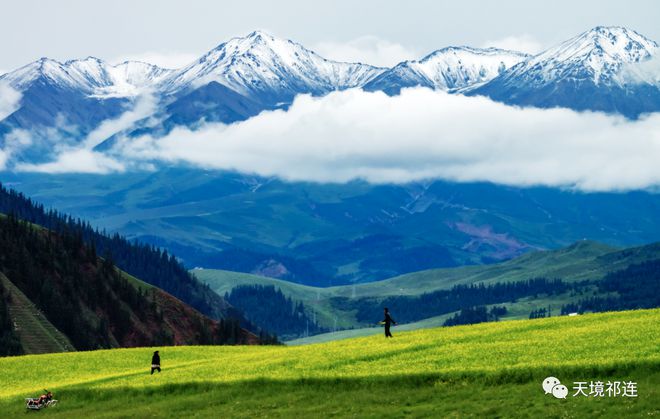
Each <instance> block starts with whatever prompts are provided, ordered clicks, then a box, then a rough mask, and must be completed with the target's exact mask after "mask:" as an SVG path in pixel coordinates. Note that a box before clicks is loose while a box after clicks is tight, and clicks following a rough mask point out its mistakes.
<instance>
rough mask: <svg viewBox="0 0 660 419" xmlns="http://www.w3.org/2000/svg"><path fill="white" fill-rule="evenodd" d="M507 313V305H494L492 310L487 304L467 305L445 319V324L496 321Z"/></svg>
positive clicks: (454, 324)
mask: <svg viewBox="0 0 660 419" xmlns="http://www.w3.org/2000/svg"><path fill="white" fill-rule="evenodd" d="M506 313H507V309H506V307H505V306H493V307H491V308H490V310H488V308H487V307H486V306H476V307H467V308H463V309H461V310H460V311H459V312H458V313H456V314H454V315H453V316H451V317H450V318H448V319H447V320H445V322H444V323H443V326H458V325H460V324H477V323H485V322H496V321H499V320H500V316H504V315H505V314H506Z"/></svg>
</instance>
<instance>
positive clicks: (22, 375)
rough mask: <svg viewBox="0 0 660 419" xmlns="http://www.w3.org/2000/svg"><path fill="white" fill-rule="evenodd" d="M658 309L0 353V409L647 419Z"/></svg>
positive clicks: (653, 409)
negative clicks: (558, 394) (359, 333)
mask: <svg viewBox="0 0 660 419" xmlns="http://www.w3.org/2000/svg"><path fill="white" fill-rule="evenodd" d="M659 322H660V310H657V309H656V310H644V311H631V312H617V313H603V314H591V315H584V316H578V317H561V318H549V319H539V320H525V321H511V322H501V323H487V324H480V325H474V326H459V327H452V328H439V329H428V330H423V331H414V332H407V333H399V334H397V336H396V337H395V338H394V339H391V340H385V339H384V338H381V337H380V336H378V337H376V336H374V337H366V338H357V339H349V340H343V341H335V342H330V343H326V344H319V345H311V346H296V347H172V348H161V358H162V365H163V372H162V373H161V374H157V373H156V374H155V375H153V376H150V375H149V360H150V355H151V352H152V349H151V348H139V349H119V350H103V351H93V352H78V353H69V354H51V355H38V356H21V357H9V358H2V359H0V369H1V370H2V371H3V374H2V375H0V411H2V412H4V413H5V416H6V417H23V416H22V415H23V414H24V413H23V411H24V406H23V402H22V400H23V398H24V397H28V396H31V395H36V394H37V393H38V392H39V391H41V390H42V389H43V388H48V389H49V390H51V391H53V392H54V393H55V395H56V396H57V398H58V399H59V400H60V404H59V405H58V406H56V407H54V408H52V409H49V410H48V411H46V412H42V413H44V414H45V415H46V416H48V417H66V418H75V417H82V416H85V417H92V416H93V417H108V418H109V417H189V416H196V417H212V416H214V417H216V416H226V417H256V416H269V417H291V416H293V415H297V416H300V417H328V416H334V417H345V416H357V417H392V416H393V417H484V416H486V417H535V416H536V417H540V416H543V417H548V418H554V417H592V416H599V417H650V416H655V415H658V414H660V405H659V404H658V400H660V352H659V351H658V348H659V347H660V334H658V333H657V332H658V326H657V325H658V324H659ZM550 375H552V376H555V377H557V378H559V379H560V380H561V381H562V382H563V383H565V384H567V386H568V387H569V390H570V389H571V387H572V383H573V382H574V381H585V380H586V381H590V380H594V381H595V380H599V381H607V380H612V381H614V380H616V381H623V380H625V381H629V380H632V381H635V382H637V387H638V393H639V396H638V397H637V398H622V397H618V398H608V397H603V398H599V399H595V398H586V397H572V393H573V392H572V391H571V392H570V393H569V396H568V398H567V399H565V400H558V399H555V398H553V397H551V396H549V395H544V394H543V391H542V389H541V382H542V380H543V379H544V378H545V377H547V376H550Z"/></svg>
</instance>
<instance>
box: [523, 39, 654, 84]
mask: <svg viewBox="0 0 660 419" xmlns="http://www.w3.org/2000/svg"><path fill="white" fill-rule="evenodd" d="M657 49H658V44H657V43H656V42H654V41H652V40H650V39H648V38H646V37H644V36H643V35H640V34H639V33H637V32H635V31H634V30H631V29H627V28H623V27H619V26H597V27H595V28H593V29H591V30H589V31H586V32H584V33H582V34H580V35H578V36H576V37H574V38H571V39H569V40H567V41H565V42H563V43H561V44H559V45H557V46H556V47H553V48H550V49H548V50H546V51H543V52H541V53H540V54H538V55H536V56H535V57H533V58H531V59H530V60H529V61H527V62H526V63H525V64H524V65H521V66H519V67H517V68H516V69H515V72H514V73H515V74H512V76H517V75H523V74H524V73H527V72H530V71H533V72H534V73H535V74H534V76H533V77H534V78H535V79H536V81H535V83H536V84H547V83H551V82H554V81H557V80H559V79H573V80H591V81H593V83H595V84H599V83H604V84H612V83H616V74H617V73H618V72H619V70H620V69H621V68H622V67H623V66H624V65H626V64H631V63H637V62H640V61H644V60H647V59H649V58H650V57H651V56H652V55H653V54H655V53H656V51H657Z"/></svg>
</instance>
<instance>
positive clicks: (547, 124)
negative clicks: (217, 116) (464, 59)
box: [115, 88, 660, 190]
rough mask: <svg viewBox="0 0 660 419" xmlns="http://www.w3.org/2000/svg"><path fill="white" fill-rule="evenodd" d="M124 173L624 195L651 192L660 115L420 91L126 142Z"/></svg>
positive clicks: (313, 101) (306, 102) (658, 172)
mask: <svg viewBox="0 0 660 419" xmlns="http://www.w3.org/2000/svg"><path fill="white" fill-rule="evenodd" d="M115 153H118V154H117V155H118V156H121V157H120V158H121V159H122V161H130V160H137V161H145V162H153V161H161V162H169V163H175V164H176V163H184V164H192V165H196V166H200V167H203V168H208V169H223V170H236V171H239V172H246V173H255V174H258V175H262V176H278V177H281V178H283V179H286V180H293V181H315V182H346V181H350V180H353V179H366V180H368V181H370V182H376V183H379V182H384V183H389V182H393V183H401V182H409V181H415V180H422V179H429V178H441V179H446V180H451V181H460V182H472V181H491V182H496V183H502V184H510V185H517V186H525V185H548V186H561V187H569V188H578V189H582V190H628V189H637V188H647V187H651V186H655V185H660V165H658V164H657V162H658V161H660V114H652V115H649V116H647V117H645V118H642V119H640V120H638V121H629V120H626V119H624V118H623V117H618V116H608V115H605V114H601V113H591V112H587V113H578V112H574V111H571V110H567V109H536V108H525V109H523V108H518V107H511V106H507V105H504V104H500V103H496V102H493V101H491V100H489V99H487V98H484V97H465V96H461V95H449V94H446V93H443V92H436V91H432V90H429V89H424V88H416V89H404V90H403V91H402V93H401V95H400V96H393V97H389V96H387V95H385V94H383V93H381V92H374V93H369V92H363V91H360V90H350V91H344V92H335V93H332V94H330V95H328V96H325V97H322V98H313V97H310V96H300V97H298V98H297V99H296V100H295V101H294V103H293V105H292V106H291V107H290V109H289V110H288V111H283V110H278V111H272V112H264V113H262V114H260V115H258V116H256V117H254V118H251V119H249V120H247V121H244V122H240V123H236V124H232V125H224V124H209V125H207V126H205V127H203V128H201V129H199V130H197V131H191V130H188V129H185V128H178V129H175V130H174V131H173V132H171V133H170V134H169V135H167V136H166V137H163V138H159V139H154V138H151V137H148V136H145V137H141V138H138V139H125V140H123V141H121V142H120V146H118V149H117V150H115Z"/></svg>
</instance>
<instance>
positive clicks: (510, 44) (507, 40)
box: [481, 35, 544, 54]
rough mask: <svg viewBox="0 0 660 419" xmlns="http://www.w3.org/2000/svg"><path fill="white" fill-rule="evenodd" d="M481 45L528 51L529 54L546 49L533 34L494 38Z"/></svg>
mask: <svg viewBox="0 0 660 419" xmlns="http://www.w3.org/2000/svg"><path fill="white" fill-rule="evenodd" d="M481 46H482V47H483V48H488V47H495V48H501V49H508V50H511V51H520V52H526V53H528V54H537V53H539V52H541V51H542V50H543V49H544V48H543V44H541V43H540V42H539V41H537V40H536V39H535V38H534V37H533V36H531V35H519V36H507V37H504V38H500V39H492V40H488V41H486V42H484V43H483V44H482V45H481Z"/></svg>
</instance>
